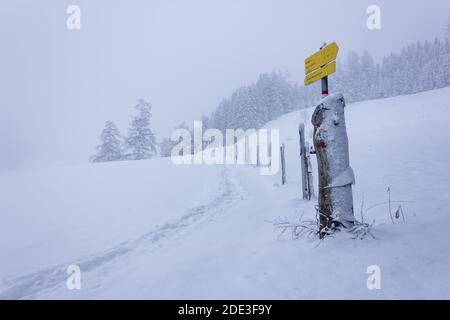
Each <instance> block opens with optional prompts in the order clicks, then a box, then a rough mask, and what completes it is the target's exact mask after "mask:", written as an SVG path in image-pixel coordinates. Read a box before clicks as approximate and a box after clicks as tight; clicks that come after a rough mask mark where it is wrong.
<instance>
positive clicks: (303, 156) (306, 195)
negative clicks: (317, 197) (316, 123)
mask: <svg viewBox="0 0 450 320" xmlns="http://www.w3.org/2000/svg"><path fill="white" fill-rule="evenodd" d="M298 135H299V139H300V163H301V168H302V187H303V200H310V199H311V193H310V192H309V187H310V185H309V183H308V158H307V150H306V148H307V147H306V144H305V124H303V123H300V125H299V126H298Z"/></svg>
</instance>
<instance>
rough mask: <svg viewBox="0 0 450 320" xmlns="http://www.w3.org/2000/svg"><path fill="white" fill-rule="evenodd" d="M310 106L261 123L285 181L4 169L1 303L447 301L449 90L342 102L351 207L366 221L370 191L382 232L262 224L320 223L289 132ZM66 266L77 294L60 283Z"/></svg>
mask: <svg viewBox="0 0 450 320" xmlns="http://www.w3.org/2000/svg"><path fill="white" fill-rule="evenodd" d="M311 113H312V109H308V110H301V111H296V112H293V113H290V114H286V115H284V116H282V117H281V118H279V119H277V120H275V121H273V122H271V123H269V124H268V125H267V127H268V128H279V129H280V131H281V142H284V143H285V144H286V156H287V180H288V184H287V185H284V186H281V185H280V184H281V183H280V181H281V178H280V174H281V173H279V174H278V175H276V176H261V175H260V174H259V170H258V169H256V168H253V167H244V166H207V165H192V166H175V165H173V164H172V163H171V161H170V159H169V158H167V159H153V160H148V161H134V162H126V161H125V162H116V163H107V164H88V165H84V166H76V167H64V168H63V167H60V168H53V169H42V170H34V171H16V172H2V173H0V218H1V224H0V299H20V298H22V299H24V298H25V299H36V298H37V299H48V298H58V299H81V298H88V299H101V298H138V299H166V298H167V299H175V298H180V299H216V298H233V299H315V298H337V299H341V298H350V299H360V298H368V299H380V298H387V299H399V298H412V299H416V298H424V299H428V298H438V299H439V298H446V299H450V234H449V232H448V225H450V196H449V191H450V132H449V130H448V123H449V121H450V88H444V89H440V90H434V91H428V92H424V93H420V94H415V95H410V96H400V97H395V98H389V99H383V100H373V101H367V102H362V103H355V104H350V105H348V106H347V107H346V121H347V129H348V135H349V140H350V141H349V143H350V160H351V165H352V167H353V169H354V172H355V176H356V185H355V186H354V189H353V190H354V207H355V211H356V215H357V218H358V219H360V215H359V213H360V206H361V203H362V200H363V198H364V207H363V211H364V212H365V214H364V220H365V221H366V222H372V221H375V222H374V226H373V230H372V233H373V235H374V236H375V238H376V239H372V238H371V237H367V238H365V239H363V240H354V239H351V237H350V235H348V234H347V233H345V232H341V233H339V234H337V235H336V236H335V237H334V238H327V239H325V240H324V241H319V240H317V239H315V240H313V239H298V240H293V239H291V238H290V236H289V234H285V235H284V236H283V237H281V238H280V239H277V236H278V234H279V232H278V231H274V228H273V226H272V224H271V223H270V222H268V221H271V220H274V219H277V218H282V219H290V220H298V219H299V218H300V216H301V215H302V214H303V218H304V219H314V216H315V210H314V205H315V204H316V201H315V200H314V201H311V202H304V201H303V200H301V188H300V162H299V157H298V154H299V150H298V132H297V127H298V124H299V122H300V121H305V122H306V124H307V132H310V131H311V125H310V118H311ZM313 167H314V169H316V164H315V163H313ZM314 182H315V183H317V178H316V177H315V180H314ZM388 187H389V188H390V189H391V196H392V200H393V201H401V202H393V204H392V206H393V210H395V209H396V208H397V207H398V205H399V204H401V205H402V208H403V211H404V214H405V219H406V222H405V223H404V222H403V221H402V220H401V219H399V221H398V222H396V224H394V225H393V224H392V223H391V219H390V216H389V211H388V206H387V199H388V193H387V192H386V190H387V188H388ZM315 189H316V190H317V187H316V188H315ZM70 264H78V265H79V266H80V268H81V271H82V280H83V281H82V288H81V290H68V289H67V288H66V279H67V277H68V275H67V274H66V268H67V266H68V265H70ZM370 265H378V266H379V267H380V269H381V289H380V290H368V288H367V285H366V281H367V278H368V274H367V273H366V271H367V267H368V266H370Z"/></svg>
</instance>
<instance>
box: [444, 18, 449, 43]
mask: <svg viewBox="0 0 450 320" xmlns="http://www.w3.org/2000/svg"><path fill="white" fill-rule="evenodd" d="M445 40H446V41H447V42H450V15H449V16H448V22H447V28H446V29H445Z"/></svg>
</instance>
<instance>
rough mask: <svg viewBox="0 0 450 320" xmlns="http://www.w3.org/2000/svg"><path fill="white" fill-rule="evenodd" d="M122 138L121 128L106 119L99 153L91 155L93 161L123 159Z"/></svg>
mask: <svg viewBox="0 0 450 320" xmlns="http://www.w3.org/2000/svg"><path fill="white" fill-rule="evenodd" d="M121 144H122V138H121V136H120V132H119V129H118V128H117V126H116V125H115V123H114V122H112V121H106V124H105V128H104V129H103V131H102V134H101V144H100V145H98V146H97V153H96V154H95V155H93V156H92V157H91V161H92V162H107V161H119V160H122V150H121Z"/></svg>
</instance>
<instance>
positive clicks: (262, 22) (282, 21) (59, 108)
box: [0, 0, 450, 170]
mask: <svg viewBox="0 0 450 320" xmlns="http://www.w3.org/2000/svg"><path fill="white" fill-rule="evenodd" d="M70 4H76V5H79V6H80V7H81V10H82V28H81V30H79V31H69V30H67V28H66V19H67V17H68V15H67V14H66V8H67V6H68V5H70ZM370 4H376V5H379V6H380V7H381V10H382V11H381V14H382V30H380V31H369V30H368V29H367V28H366V19H367V14H366V8H367V6H368V5H370ZM449 14H450V2H449V1H448V0H427V1H424V0H417V1H406V0H396V1H392V0H372V1H366V0H346V1H335V0H322V1H304V0H291V1H290V0H179V1H174V0H145V1H144V0H141V1H139V0H116V1H110V0H84V1H82V0H71V1H66V0H40V1H36V0H29V1H20V0H4V1H2V2H1V4H0V39H1V51H0V170H7V169H17V168H27V167H38V166H52V165H60V164H69V163H81V162H86V161H87V158H88V156H89V155H90V154H91V153H92V152H93V151H94V148H95V145H96V144H97V143H98V138H99V134H100V131H101V129H102V128H103V124H104V122H105V121H106V120H113V121H115V122H117V123H118V125H119V126H120V129H121V130H122V131H123V133H125V132H126V127H127V124H128V121H129V117H130V115H131V114H132V113H133V109H132V106H133V105H135V103H136V100H137V99H138V98H141V97H142V98H144V99H146V100H149V101H151V102H152V104H153V127H154V129H155V131H156V132H157V133H158V134H159V136H161V135H163V134H168V133H169V130H170V129H171V128H172V127H174V126H175V125H176V124H178V123H179V122H181V121H182V120H186V121H187V122H188V123H189V122H191V121H193V120H194V119H199V117H200V115H201V114H202V113H208V114H209V113H210V112H211V111H212V110H213V109H214V108H215V107H216V105H217V104H218V103H219V102H220V100H221V99H222V98H223V97H226V96H228V95H229V94H230V93H231V92H232V90H233V89H234V88H236V87H238V86H240V85H243V84H247V83H250V82H253V81H255V79H256V78H257V76H258V74H260V73H262V72H268V71H273V70H286V71H289V72H290V74H291V75H292V79H293V80H294V81H297V82H302V81H303V72H304V69H303V61H304V58H305V57H306V56H308V55H309V54H311V53H313V52H314V51H316V50H317V49H318V47H319V46H320V44H321V43H322V42H323V41H327V42H331V41H337V42H338V44H339V46H340V48H341V51H340V56H341V57H342V56H344V55H345V52H347V51H348V50H357V51H361V50H363V49H368V50H369V52H371V53H372V54H373V55H374V57H375V58H377V59H380V57H382V56H383V55H384V54H387V53H390V52H396V51H398V50H399V49H400V48H401V47H402V46H403V45H406V44H409V43H411V42H413V41H417V40H427V39H428V40H432V39H433V38H434V37H442V35H443V29H444V27H445V25H446V22H447V17H448V15H449Z"/></svg>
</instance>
